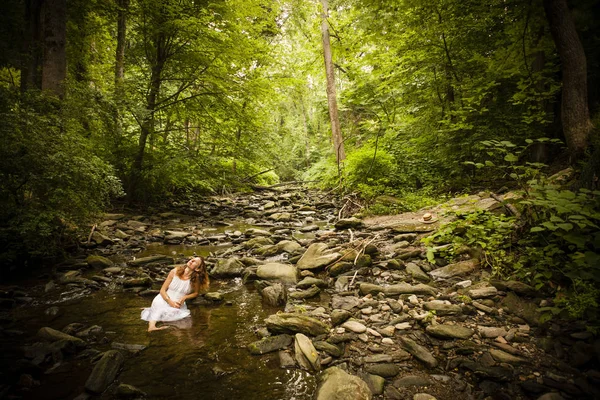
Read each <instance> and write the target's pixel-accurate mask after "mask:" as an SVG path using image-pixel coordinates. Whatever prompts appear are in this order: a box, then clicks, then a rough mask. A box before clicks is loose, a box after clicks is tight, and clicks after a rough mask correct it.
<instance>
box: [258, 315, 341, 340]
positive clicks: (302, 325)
mask: <svg viewBox="0 0 600 400" xmlns="http://www.w3.org/2000/svg"><path fill="white" fill-rule="evenodd" d="M265 323H266V325H267V328H268V329H269V331H271V332H273V333H297V332H300V333H304V334H305V335H312V336H318V335H323V334H326V333H329V329H331V327H330V326H329V325H328V324H326V323H324V322H321V321H320V320H318V319H316V318H313V317H309V316H306V315H302V314H293V313H278V314H273V315H271V316H269V317H268V318H266V319H265Z"/></svg>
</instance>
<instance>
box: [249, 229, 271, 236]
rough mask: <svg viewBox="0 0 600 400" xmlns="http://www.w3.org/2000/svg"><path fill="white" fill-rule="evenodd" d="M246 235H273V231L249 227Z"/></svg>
mask: <svg viewBox="0 0 600 400" xmlns="http://www.w3.org/2000/svg"><path fill="white" fill-rule="evenodd" d="M244 235H246V236H247V237H253V236H265V237H269V236H271V232H269V231H265V230H264V229H255V228H251V229H248V230H247V231H246V232H244Z"/></svg>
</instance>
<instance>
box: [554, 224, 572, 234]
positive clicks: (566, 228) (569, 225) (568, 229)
mask: <svg viewBox="0 0 600 400" xmlns="http://www.w3.org/2000/svg"><path fill="white" fill-rule="evenodd" d="M558 227H559V228H561V229H564V230H565V231H567V232H568V231H570V230H572V229H573V224H570V223H568V222H565V223H562V224H558Z"/></svg>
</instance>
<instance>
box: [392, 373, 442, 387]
mask: <svg viewBox="0 0 600 400" xmlns="http://www.w3.org/2000/svg"><path fill="white" fill-rule="evenodd" d="M431 384H433V381H432V380H431V378H429V377H428V376H425V375H406V376H403V377H402V378H399V379H396V380H395V381H394V386H395V387H409V386H429V385H431Z"/></svg>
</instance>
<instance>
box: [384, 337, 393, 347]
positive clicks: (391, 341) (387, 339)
mask: <svg viewBox="0 0 600 400" xmlns="http://www.w3.org/2000/svg"><path fill="white" fill-rule="evenodd" d="M381 344H385V345H390V346H391V345H393V344H394V341H393V340H392V339H390V338H383V339H381Z"/></svg>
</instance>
